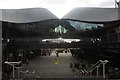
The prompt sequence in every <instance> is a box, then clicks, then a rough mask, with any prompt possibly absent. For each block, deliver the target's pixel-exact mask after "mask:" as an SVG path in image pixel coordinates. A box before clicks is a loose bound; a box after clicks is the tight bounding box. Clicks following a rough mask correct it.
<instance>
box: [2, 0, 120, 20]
mask: <svg viewBox="0 0 120 80" xmlns="http://www.w3.org/2000/svg"><path fill="white" fill-rule="evenodd" d="M117 1H119V0H117ZM35 7H43V8H47V9H48V10H49V11H51V12H52V13H53V14H55V15H56V16H57V17H59V18H61V17H62V16H64V15H65V14H66V13H68V12H69V11H70V10H72V9H73V8H75V7H105V8H108V7H110V8H111V7H115V0H0V8H2V9H21V8H35Z"/></svg>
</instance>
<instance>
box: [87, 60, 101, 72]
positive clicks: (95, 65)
mask: <svg viewBox="0 0 120 80" xmlns="http://www.w3.org/2000/svg"><path fill="white" fill-rule="evenodd" d="M101 62H102V60H99V61H98V62H97V63H96V64H94V65H93V66H92V67H90V68H89V69H88V70H87V72H90V71H92V70H93V69H95V68H96V67H97V65H99V66H100V65H101Z"/></svg>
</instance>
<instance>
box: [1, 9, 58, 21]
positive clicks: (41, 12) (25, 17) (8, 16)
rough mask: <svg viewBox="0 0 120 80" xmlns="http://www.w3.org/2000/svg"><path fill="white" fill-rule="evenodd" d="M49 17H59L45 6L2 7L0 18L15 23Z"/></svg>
mask: <svg viewBox="0 0 120 80" xmlns="http://www.w3.org/2000/svg"><path fill="white" fill-rule="evenodd" d="M48 19H58V18H57V17H56V16H55V15H54V14H52V13H51V12H50V11H49V10H47V9H45V8H29V9H0V20H1V21H7V22H14V23H29V22H35V21H42V20H48Z"/></svg>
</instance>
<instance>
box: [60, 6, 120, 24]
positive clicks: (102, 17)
mask: <svg viewBox="0 0 120 80" xmlns="http://www.w3.org/2000/svg"><path fill="white" fill-rule="evenodd" d="M62 19H72V20H79V21H89V22H109V21H115V20H118V9H117V8H75V9H73V10H71V11H70V12H69V13H68V14H66V15H65V16H64V17H63V18H62Z"/></svg>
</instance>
